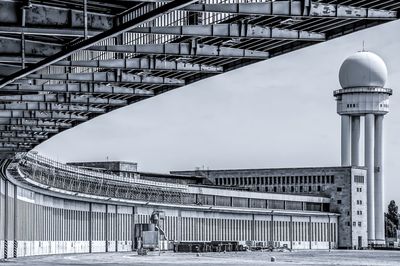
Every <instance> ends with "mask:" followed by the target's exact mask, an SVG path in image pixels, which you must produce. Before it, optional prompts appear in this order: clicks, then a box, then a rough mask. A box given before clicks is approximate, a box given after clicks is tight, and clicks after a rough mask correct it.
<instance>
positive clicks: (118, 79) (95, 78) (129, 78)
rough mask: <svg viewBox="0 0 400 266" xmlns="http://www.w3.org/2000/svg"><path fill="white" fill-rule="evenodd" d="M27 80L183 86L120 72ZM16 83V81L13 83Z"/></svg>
mask: <svg viewBox="0 0 400 266" xmlns="http://www.w3.org/2000/svg"><path fill="white" fill-rule="evenodd" d="M27 78H28V79H36V80H39V79H44V80H65V81H78V82H89V83H100V82H107V83H118V84H120V83H123V84H156V85H172V86H183V85H185V81H184V80H180V79H173V78H164V77H156V76H140V75H134V74H129V73H124V72H122V73H121V75H117V73H115V72H92V73H65V74H31V75H28V76H27ZM15 83H18V81H15Z"/></svg>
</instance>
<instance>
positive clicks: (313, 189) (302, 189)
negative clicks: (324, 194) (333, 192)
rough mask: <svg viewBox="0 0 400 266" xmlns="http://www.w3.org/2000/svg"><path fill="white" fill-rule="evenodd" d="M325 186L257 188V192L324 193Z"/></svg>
mask: <svg viewBox="0 0 400 266" xmlns="http://www.w3.org/2000/svg"><path fill="white" fill-rule="evenodd" d="M325 189H326V188H325V186H283V185H281V186H265V187H260V186H257V187H256V190H257V191H265V192H282V193H286V192H293V193H296V192H321V191H325Z"/></svg>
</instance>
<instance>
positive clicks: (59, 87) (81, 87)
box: [2, 83, 154, 96]
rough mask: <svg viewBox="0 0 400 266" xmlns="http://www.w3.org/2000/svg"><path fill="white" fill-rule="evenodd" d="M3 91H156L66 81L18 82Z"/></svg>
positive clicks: (135, 93)
mask: <svg viewBox="0 0 400 266" xmlns="http://www.w3.org/2000/svg"><path fill="white" fill-rule="evenodd" d="M2 91H12V92H54V93H67V92H69V93H86V94H124V95H130V96H153V95H154V92H153V91H149V90H144V89H135V88H125V87H118V86H107V85H101V84H85V83H66V84H42V85H27V84H16V85H8V86H5V87H3V88H2Z"/></svg>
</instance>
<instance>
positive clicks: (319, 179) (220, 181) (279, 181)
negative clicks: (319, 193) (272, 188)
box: [215, 175, 335, 186]
mask: <svg viewBox="0 0 400 266" xmlns="http://www.w3.org/2000/svg"><path fill="white" fill-rule="evenodd" d="M334 182H335V177H334V176H333V175H324V176H263V177H218V178H215V184H216V185H228V186H237V185H239V186H246V185H285V184H334Z"/></svg>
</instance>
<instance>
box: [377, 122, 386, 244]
mask: <svg viewBox="0 0 400 266" xmlns="http://www.w3.org/2000/svg"><path fill="white" fill-rule="evenodd" d="M383 198H384V188H383V115H377V116H376V118H375V239H376V242H377V243H378V244H384V243H385V222H384V200H383Z"/></svg>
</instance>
